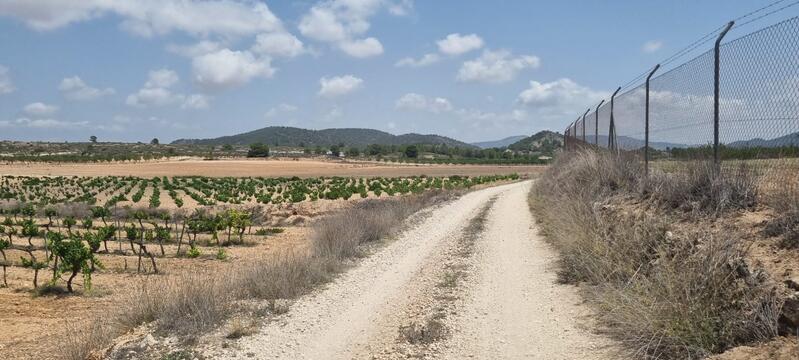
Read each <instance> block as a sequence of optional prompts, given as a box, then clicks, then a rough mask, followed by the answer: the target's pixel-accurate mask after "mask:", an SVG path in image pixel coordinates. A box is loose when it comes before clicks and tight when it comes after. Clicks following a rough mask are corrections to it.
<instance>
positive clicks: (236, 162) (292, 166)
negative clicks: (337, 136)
mask: <svg viewBox="0 0 799 360" xmlns="http://www.w3.org/2000/svg"><path fill="white" fill-rule="evenodd" d="M544 169H545V166H541V165H429V164H388V163H378V162H366V161H363V162H361V161H340V160H320V159H297V160H292V159H268V160H265V159H223V160H202V159H179V160H164V161H139V162H115V163H96V164H95V163H87V164H78V163H16V162H15V163H6V164H0V176H2V175H14V176H138V177H145V178H150V177H155V176H209V177H225V176H233V177H245V176H253V177H255V176H263V177H281V176H284V177H291V176H299V177H317V176H364V177H376V176H384V177H399V176H414V175H428V176H447V175H471V176H474V175H498V174H511V173H517V174H520V175H523V174H538V173H540V172H542V171H543V170H544Z"/></svg>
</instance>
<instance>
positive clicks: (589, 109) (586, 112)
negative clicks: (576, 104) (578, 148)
mask: <svg viewBox="0 0 799 360" xmlns="http://www.w3.org/2000/svg"><path fill="white" fill-rule="evenodd" d="M589 111H591V108H588V110H586V111H585V114H583V143H586V142H585V116H586V115H588V112H589ZM586 144H587V143H586Z"/></svg>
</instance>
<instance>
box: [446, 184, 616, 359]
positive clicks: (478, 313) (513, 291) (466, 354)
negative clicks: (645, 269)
mask: <svg viewBox="0 0 799 360" xmlns="http://www.w3.org/2000/svg"><path fill="white" fill-rule="evenodd" d="M529 189H530V183H525V184H523V185H521V186H517V187H514V188H513V189H511V190H510V191H508V192H506V193H504V194H502V195H501V196H500V198H499V199H498V200H497V202H496V204H495V206H494V208H493V210H492V212H491V213H490V215H489V219H488V224H487V228H486V231H485V233H484V234H483V238H482V240H481V241H480V242H479V243H478V245H477V251H476V254H475V256H474V257H473V261H474V265H473V266H474V268H475V269H476V274H474V275H475V276H473V277H472V278H471V279H470V281H469V284H468V285H467V286H468V287H469V289H468V290H467V296H465V297H464V299H463V300H462V302H461V303H460V304H459V305H458V311H457V315H456V316H455V317H454V319H453V321H452V322H451V323H450V326H452V332H453V337H452V339H450V340H449V341H448V342H447V348H448V349H447V351H446V352H445V353H444V355H443V356H442V358H445V359H464V358H477V359H610V358H614V356H613V355H612V353H611V349H610V347H609V345H610V342H609V341H608V340H606V339H605V338H602V337H600V336H597V335H595V334H592V333H591V331H590V330H589V329H588V328H589V327H590V324H591V321H590V318H589V315H590V313H589V310H588V309H587V308H586V307H585V306H584V305H583V304H582V299H581V298H580V296H579V294H578V293H577V290H576V288H574V287H572V286H566V285H560V284H557V283H556V275H555V273H554V271H552V270H553V267H552V261H553V260H554V259H556V254H555V253H554V251H553V250H551V249H550V248H549V246H548V245H547V244H545V243H544V240H543V239H542V238H541V237H540V236H539V235H538V234H537V230H536V228H535V223H534V221H533V218H532V215H531V213H530V210H529V208H528V206H527V195H528V193H529ZM586 325H587V326H586Z"/></svg>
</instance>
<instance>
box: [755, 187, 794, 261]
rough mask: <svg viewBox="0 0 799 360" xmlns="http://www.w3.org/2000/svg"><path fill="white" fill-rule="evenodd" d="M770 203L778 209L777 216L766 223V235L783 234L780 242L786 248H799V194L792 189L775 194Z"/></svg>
mask: <svg viewBox="0 0 799 360" xmlns="http://www.w3.org/2000/svg"><path fill="white" fill-rule="evenodd" d="M769 204H770V205H771V206H773V207H774V209H775V210H776V211H775V212H776V217H774V218H773V219H771V220H769V222H768V223H766V226H765V228H764V229H763V233H764V234H765V235H766V236H771V237H773V236H782V239H781V240H780V242H779V244H780V247H782V248H785V249H796V248H799V194H797V193H796V192H795V191H794V190H792V189H787V190H785V191H781V192H778V193H776V194H773V195H772V196H771V197H770V198H769Z"/></svg>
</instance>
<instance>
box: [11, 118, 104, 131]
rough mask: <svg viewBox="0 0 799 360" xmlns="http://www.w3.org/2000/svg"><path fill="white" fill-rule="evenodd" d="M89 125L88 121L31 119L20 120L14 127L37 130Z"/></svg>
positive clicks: (15, 122)
mask: <svg viewBox="0 0 799 360" xmlns="http://www.w3.org/2000/svg"><path fill="white" fill-rule="evenodd" d="M86 125H89V122H88V121H76V122H70V121H61V120H56V119H29V118H19V119H17V120H16V121H14V124H13V126H20V127H29V128H36V129H65V128H74V127H84V126H86Z"/></svg>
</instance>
